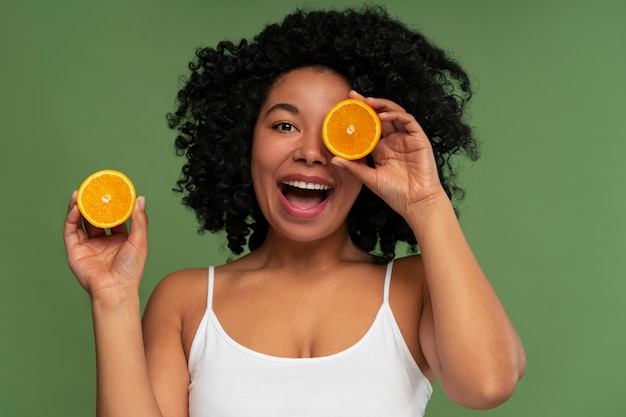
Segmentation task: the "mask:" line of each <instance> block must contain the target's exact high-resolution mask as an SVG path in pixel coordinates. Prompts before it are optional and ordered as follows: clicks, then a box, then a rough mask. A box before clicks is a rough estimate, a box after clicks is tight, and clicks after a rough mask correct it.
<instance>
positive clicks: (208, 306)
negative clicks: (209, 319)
mask: <svg viewBox="0 0 626 417" xmlns="http://www.w3.org/2000/svg"><path fill="white" fill-rule="evenodd" d="M214 281H215V268H214V267H213V266H210V267H209V282H208V286H207V292H206V293H207V294H206V298H207V300H206V309H207V311H210V310H212V309H213V282H214Z"/></svg>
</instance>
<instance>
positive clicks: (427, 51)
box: [167, 7, 479, 260]
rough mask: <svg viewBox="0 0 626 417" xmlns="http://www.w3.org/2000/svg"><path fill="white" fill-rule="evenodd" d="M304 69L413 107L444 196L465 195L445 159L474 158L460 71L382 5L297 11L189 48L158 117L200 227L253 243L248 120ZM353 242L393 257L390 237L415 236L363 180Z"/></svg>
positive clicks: (352, 217)
mask: <svg viewBox="0 0 626 417" xmlns="http://www.w3.org/2000/svg"><path fill="white" fill-rule="evenodd" d="M307 66H315V67H320V66H321V67H326V68H329V69H331V70H332V71H335V72H336V73H338V74H341V75H343V76H345V77H346V78H347V79H348V80H349V81H350V82H351V83H352V86H353V88H354V89H355V90H356V91H358V92H359V93H361V94H363V95H365V96H374V97H384V98H387V99H390V100H392V101H394V102H396V103H398V104H399V105H400V106H402V107H404V108H405V109H406V110H407V111H408V112H409V113H411V114H413V115H414V116H415V118H416V119H417V121H418V122H419V123H420V125H421V126H422V128H423V129H424V131H425V132H426V134H427V135H428V137H429V138H430V140H431V142H432V145H433V148H434V153H435V158H436V162H437V167H438V170H439V176H440V178H441V182H442V184H443V187H444V189H445V191H446V193H447V194H448V197H449V198H451V199H452V200H453V201H460V200H461V199H463V197H464V192H463V189H462V188H461V187H459V186H458V185H457V184H456V169H455V167H454V165H453V164H452V161H451V157H452V156H453V155H458V154H464V155H465V156H467V157H469V158H470V159H471V160H476V159H478V157H479V152H478V145H477V141H476V139H475V137H474V135H473V133H472V130H471V128H470V127H469V125H468V124H467V123H466V122H465V120H464V114H463V113H464V109H465V108H466V104H467V102H468V100H469V99H470V98H471V96H472V90H471V88H470V81H469V77H468V75H467V74H466V73H465V71H464V70H463V69H462V68H461V67H460V66H459V65H458V64H457V63H456V62H455V61H454V60H453V59H451V58H450V57H449V56H448V54H447V53H446V52H444V51H443V50H441V49H440V48H438V47H436V46H435V45H434V44H432V43H431V42H430V41H429V40H428V39H426V37H425V36H424V35H422V34H420V33H418V32H416V31H415V30H412V29H410V28H408V27H407V26H406V25H405V24H403V23H401V22H399V21H398V20H395V19H393V18H391V17H390V16H389V15H388V13H387V12H386V10H385V9H383V8H381V7H366V8H363V9H359V10H357V9H347V10H343V11H339V10H327V11H321V10H315V11H304V10H297V11H296V12H295V13H293V14H291V15H288V16H287V17H286V18H285V19H284V20H283V21H282V22H281V23H277V24H271V25H268V26H266V27H265V29H264V30H263V31H261V32H260V33H259V34H258V35H257V36H255V37H254V38H253V39H251V40H246V39H243V40H241V41H240V42H239V43H238V44H235V43H233V42H230V41H222V42H220V43H219V44H218V45H217V46H216V47H215V48H212V47H205V48H200V49H198V50H197V51H196V54H195V57H194V60H193V61H192V62H191V63H190V64H189V70H190V71H191V74H190V76H188V77H187V78H186V79H185V80H184V85H183V86H182V88H181V90H180V91H179V92H178V96H177V107H176V109H175V111H174V112H171V113H169V114H168V115H167V119H168V124H169V127H170V128H172V129H175V130H178V132H179V133H178V136H177V138H176V141H175V146H176V152H177V154H178V155H179V156H186V158H187V161H186V164H185V165H184V166H183V168H182V175H181V177H180V178H179V180H178V181H177V183H176V188H175V190H176V191H178V192H180V193H182V194H183V203H184V204H185V205H186V206H188V207H189V208H191V209H193V210H194V211H195V214H196V216H197V219H198V221H199V223H200V231H204V230H208V231H211V232H218V231H225V232H226V235H227V239H228V248H229V249H230V250H231V251H232V252H233V253H234V254H236V255H237V254H241V253H243V251H244V248H245V245H246V241H247V244H248V249H249V250H254V249H256V248H258V247H259V246H260V245H261V244H262V243H263V242H264V240H265V236H266V234H267V230H268V223H267V221H266V220H265V218H264V217H263V214H262V213H261V211H260V208H259V206H258V204H257V201H256V197H255V194H254V191H253V187H252V179H251V176H250V153H251V145H252V134H253V129H254V125H255V122H256V119H257V116H258V113H259V109H260V108H261V105H262V104H263V102H264V100H265V98H266V95H267V93H268V90H269V89H270V88H271V86H272V85H273V83H274V82H275V81H276V80H277V78H278V77H280V76H281V75H283V74H285V73H287V72H289V71H291V70H294V69H296V68H302V67H307ZM348 225H349V230H350V235H351V238H352V240H353V241H354V243H355V244H356V245H357V246H358V247H360V248H361V249H363V250H364V251H367V252H370V253H372V254H374V255H375V256H377V257H378V258H379V259H383V260H389V259H393V258H394V257H395V252H396V244H397V243H398V242H406V243H408V245H409V248H412V249H413V250H416V248H417V242H416V241H415V236H414V235H413V233H412V231H411V229H410V228H409V227H408V225H407V223H406V222H405V221H404V219H403V218H402V217H401V216H400V215H398V214H397V213H396V212H394V211H393V210H392V209H391V208H390V207H389V206H388V205H387V204H386V203H384V202H383V201H382V200H381V199H380V198H379V197H377V196H376V195H375V194H374V193H373V192H371V191H370V190H369V189H367V188H366V187H363V189H362V191H361V193H360V195H359V196H358V198H357V200H356V202H355V203H354V206H353V208H352V210H351V211H350V213H349V215H348Z"/></svg>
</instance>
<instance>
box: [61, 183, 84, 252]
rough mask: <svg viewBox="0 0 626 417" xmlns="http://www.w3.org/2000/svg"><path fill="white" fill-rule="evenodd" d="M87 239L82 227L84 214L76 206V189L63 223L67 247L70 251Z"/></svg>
mask: <svg viewBox="0 0 626 417" xmlns="http://www.w3.org/2000/svg"><path fill="white" fill-rule="evenodd" d="M87 239H88V237H87V234H86V233H85V231H84V230H83V227H82V215H81V214H80V211H79V210H78V207H77V206H76V191H74V193H73V194H72V198H71V199H70V202H69V206H68V208H67V216H66V217H65V223H64V225H63V240H64V242H65V249H66V250H67V251H69V250H70V249H71V248H73V247H75V246H76V245H80V244H81V243H83V242H84V241H86V240H87Z"/></svg>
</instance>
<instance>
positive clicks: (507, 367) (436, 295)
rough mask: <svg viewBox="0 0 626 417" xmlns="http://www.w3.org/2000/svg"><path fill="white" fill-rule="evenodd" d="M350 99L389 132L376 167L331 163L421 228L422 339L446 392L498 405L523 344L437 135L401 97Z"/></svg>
mask: <svg viewBox="0 0 626 417" xmlns="http://www.w3.org/2000/svg"><path fill="white" fill-rule="evenodd" d="M351 97H353V98H359V99H362V100H365V101H366V102H367V103H368V104H370V105H371V106H372V107H373V108H374V109H375V110H376V111H377V112H378V113H379V117H380V119H381V121H382V125H383V138H382V139H381V140H380V142H379V143H378V145H377V147H376V149H374V152H372V158H373V160H374V164H375V165H374V168H370V167H368V166H367V165H365V164H363V163H360V162H357V161H345V160H342V159H339V158H337V157H335V158H333V160H332V162H333V163H334V164H337V165H339V166H343V167H344V168H345V169H347V170H348V171H350V172H351V173H352V174H353V175H355V176H356V177H357V178H359V179H360V180H361V181H362V182H363V183H364V184H365V185H366V186H367V187H368V188H370V189H371V190H372V191H373V192H374V193H376V194H377V195H378V196H379V197H381V198H382V199H383V200H384V201H385V202H386V203H387V204H388V205H389V206H390V207H391V208H393V209H394V210H395V211H396V212H398V213H399V214H400V215H402V216H403V217H404V219H405V220H406V221H407V223H408V224H409V226H410V227H411V229H412V230H413V233H414V234H415V237H416V239H417V242H418V244H419V247H420V252H421V258H420V259H421V265H419V268H423V271H422V270H420V271H415V273H416V274H420V275H424V276H425V277H426V288H427V292H426V294H425V303H424V311H423V315H422V318H421V320H420V331H419V336H420V344H421V347H422V351H423V352H424V356H425V357H426V360H427V361H428V364H429V365H430V367H431V368H432V370H433V373H434V374H435V376H436V377H437V378H438V379H439V380H440V382H441V385H442V387H443V389H444V390H445V391H446V394H447V395H448V396H449V397H450V398H451V399H452V400H454V401H456V402H457V403H459V404H461V405H464V406H467V407H472V408H489V407H493V406H495V405H497V404H499V403H501V402H502V401H504V400H506V399H507V398H508V397H509V396H510V395H511V393H512V392H513V390H514V388H515V386H516V384H517V381H518V380H519V378H520V377H521V376H522V374H523V373H524V369H525V355H524V350H523V348H522V344H521V342H520V340H519V337H518V336H517V333H516V332H515V329H514V328H513V326H512V325H511V323H510V321H509V319H508V317H507V315H506V313H505V311H504V309H503V308H502V305H501V304H500V301H499V299H498V297H497V296H496V294H495V292H494V291H493V289H492V287H491V285H490V284H489V282H488V280H487V278H486V277H485V275H484V274H483V271H482V269H481V268H480V266H479V264H478V262H477V261H476V259H475V258H474V255H473V253H472V251H471V249H470V247H469V245H468V244H467V242H466V240H465V237H464V235H463V232H462V231H461V227H460V225H459V223H458V221H457V218H456V215H455V213H454V209H453V207H452V204H451V202H450V200H449V199H448V197H447V195H446V193H445V191H444V189H443V187H442V185H441V182H440V181H439V175H438V172H437V166H436V163H435V159H434V155H433V150H432V146H431V144H430V141H429V140H428V138H427V137H426V134H425V133H424V131H423V130H422V128H421V127H420V125H419V124H418V123H417V121H416V120H415V118H414V117H413V116H412V115H410V114H408V113H407V112H406V111H404V109H402V108H401V107H400V106H398V105H397V104H396V103H393V102H391V101H389V100H384V99H376V98H365V97H363V96H360V95H359V94H357V93H355V92H352V93H351ZM417 264H418V263H416V265H417ZM416 267H417V266H416Z"/></svg>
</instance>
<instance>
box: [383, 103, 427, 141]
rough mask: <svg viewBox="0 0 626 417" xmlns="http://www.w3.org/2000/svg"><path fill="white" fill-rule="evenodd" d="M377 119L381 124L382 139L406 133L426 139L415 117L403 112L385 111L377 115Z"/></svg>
mask: <svg viewBox="0 0 626 417" xmlns="http://www.w3.org/2000/svg"><path fill="white" fill-rule="evenodd" d="M378 117H379V118H380V121H381V122H382V124H383V137H384V136H387V135H390V134H392V133H395V132H406V133H408V134H410V135H415V136H418V135H423V136H424V137H426V134H425V133H424V130H423V129H422V126H421V125H420V124H419V123H418V122H417V120H416V119H415V117H413V115H412V114H409V113H407V112H405V111H404V110H392V111H385V112H382V113H379V114H378ZM385 127H387V132H385Z"/></svg>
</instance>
